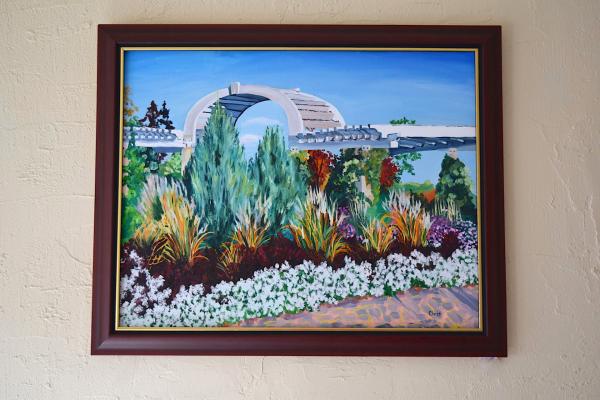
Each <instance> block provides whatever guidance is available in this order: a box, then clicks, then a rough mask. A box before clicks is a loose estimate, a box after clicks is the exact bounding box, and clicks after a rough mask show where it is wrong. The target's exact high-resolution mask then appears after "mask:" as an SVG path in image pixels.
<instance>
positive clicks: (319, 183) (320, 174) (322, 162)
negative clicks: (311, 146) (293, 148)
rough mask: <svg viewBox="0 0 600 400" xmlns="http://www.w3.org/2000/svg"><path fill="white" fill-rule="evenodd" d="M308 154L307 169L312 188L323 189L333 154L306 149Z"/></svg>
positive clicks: (331, 165) (329, 174)
mask: <svg viewBox="0 0 600 400" xmlns="http://www.w3.org/2000/svg"><path fill="white" fill-rule="evenodd" d="M308 155H309V158H308V169H309V170H310V173H311V180H310V184H311V186H313V187H314V188H316V189H319V190H320V191H323V190H325V187H326V186H327V182H328V181H329V177H330V176H331V169H332V168H333V161H334V157H333V154H331V153H330V152H328V151H323V150H308Z"/></svg>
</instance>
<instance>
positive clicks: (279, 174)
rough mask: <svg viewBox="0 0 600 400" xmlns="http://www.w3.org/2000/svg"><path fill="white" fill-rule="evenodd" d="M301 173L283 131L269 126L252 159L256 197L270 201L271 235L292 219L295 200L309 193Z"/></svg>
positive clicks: (251, 173) (256, 198) (254, 197)
mask: <svg viewBox="0 0 600 400" xmlns="http://www.w3.org/2000/svg"><path fill="white" fill-rule="evenodd" d="M297 172H298V165H297V161H296V160H295V159H294V158H292V157H290V155H289V153H288V150H287V148H286V146H285V139H284V138H283V134H282V133H281V130H280V129H279V128H278V127H268V128H267V130H266V132H265V135H264V137H263V138H262V140H261V141H260V143H259V144H258V150H257V152H256V156H255V158H254V159H252V161H251V162H250V166H249V175H250V176H251V178H252V183H253V184H254V188H253V199H254V200H255V201H256V200H258V199H260V198H261V197H263V198H267V199H269V200H270V204H271V207H270V209H269V211H268V218H269V222H270V228H269V229H270V232H269V233H270V234H276V233H277V231H278V230H279V229H281V228H282V227H283V226H285V225H286V224H287V223H288V222H289V217H290V214H291V213H292V212H293V208H294V207H293V206H294V202H295V201H296V199H298V198H304V196H305V195H306V186H305V185H304V184H303V182H302V181H301V179H299V177H298V175H297Z"/></svg>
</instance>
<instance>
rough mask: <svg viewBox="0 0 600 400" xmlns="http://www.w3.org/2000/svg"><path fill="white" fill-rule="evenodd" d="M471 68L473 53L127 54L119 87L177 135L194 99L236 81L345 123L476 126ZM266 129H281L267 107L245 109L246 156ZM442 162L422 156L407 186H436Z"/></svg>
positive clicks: (273, 109)
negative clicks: (284, 95) (315, 104)
mask: <svg viewBox="0 0 600 400" xmlns="http://www.w3.org/2000/svg"><path fill="white" fill-rule="evenodd" d="M474 67H475V60H474V54H473V53H472V52H423V51H384V52H379V51H377V52H373V51H203V50H198V51H149V50H147V51H127V52H126V53H125V84H126V85H129V86H130V87H131V94H132V100H133V102H134V103H135V104H136V105H137V106H138V107H139V108H140V111H139V113H140V115H143V114H144V112H145V108H146V107H147V106H148V104H149V103H150V101H151V100H155V101H156V102H157V103H159V102H162V101H163V100H166V101H167V104H168V106H169V108H170V110H171V119H172V120H173V123H174V125H175V126H176V128H179V129H181V128H183V123H184V121H185V116H186V114H187V112H188V110H189V109H190V108H191V107H192V105H193V104H194V103H195V102H196V101H198V100H199V99H200V98H201V97H203V96H205V95H206V94H208V93H210V92H212V91H214V90H216V89H219V88H224V87H227V86H229V84H230V83H231V82H235V81H238V82H241V83H242V84H257V85H268V86H273V87H280V88H300V89H301V90H302V91H304V92H307V93H311V94H314V95H316V96H318V97H321V98H323V99H325V100H327V101H329V102H331V103H332V104H334V105H335V106H336V107H337V108H338V110H339V111H340V112H341V113H342V115H343V116H344V118H345V120H346V123H348V124H368V123H372V124H377V123H384V124H385V123H389V121H390V120H391V119H396V118H401V117H403V116H406V117H407V118H410V119H415V120H416V121H417V124H420V125H468V126H474V125H475V72H474ZM268 125H281V126H282V128H283V129H284V130H285V129H286V127H287V122H286V119H285V114H284V113H283V111H282V110H280V109H279V108H278V107H277V106H276V105H275V104H273V103H272V102H265V103H261V104H258V105H256V106H254V107H252V108H250V109H249V110H248V111H246V113H244V114H243V115H242V116H241V117H240V119H239V120H238V123H237V127H238V129H239V131H240V139H241V141H242V143H243V144H244V145H245V147H246V150H247V153H248V156H250V155H251V154H252V153H253V152H254V151H255V149H256V146H257V144H258V140H260V137H261V136H262V133H263V132H264V128H265V127H266V126H268ZM437 153H440V154H437ZM469 153H474V152H461V154H460V157H461V159H463V161H465V162H466V164H467V165H468V166H469V167H470V168H471V170H472V171H473V177H474V171H475V165H474V160H475V157H474V154H469ZM434 156H435V157H434ZM442 156H443V152H432V154H428V155H426V157H425V159H427V162H420V163H419V165H417V167H418V168H416V170H417V171H416V172H417V174H416V176H415V177H406V178H407V179H406V180H415V181H423V180H425V179H430V180H432V181H434V182H435V181H436V180H437V173H438V172H439V165H440V162H441V157H442ZM438 158H439V160H437V159H438ZM423 161H424V160H423ZM437 161H439V162H437ZM432 164H433V165H432ZM474 180H475V179H474Z"/></svg>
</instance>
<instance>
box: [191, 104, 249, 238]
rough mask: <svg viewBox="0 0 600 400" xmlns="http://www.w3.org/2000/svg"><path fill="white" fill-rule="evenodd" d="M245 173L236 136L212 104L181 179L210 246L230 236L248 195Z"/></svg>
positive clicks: (223, 114)
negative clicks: (204, 229) (208, 235)
mask: <svg viewBox="0 0 600 400" xmlns="http://www.w3.org/2000/svg"><path fill="white" fill-rule="evenodd" d="M246 172H247V163H246V160H245V159H244V148H243V147H242V145H241V144H240V141H239V133H238V131H237V129H236V128H235V126H234V125H233V121H232V119H231V117H229V116H228V115H227V113H226V111H225V109H224V108H223V107H221V106H220V105H219V104H216V105H215V107H214V108H213V111H212V114H211V116H210V118H209V120H208V122H207V123H206V126H205V128H204V133H203V135H202V138H201V140H200V143H198V145H197V146H196V148H195V149H194V153H193V154H192V157H191V159H190V162H189V164H188V166H187V168H186V171H185V177H184V181H185V184H186V187H187V189H188V193H190V197H191V198H192V200H193V201H194V203H195V205H196V212H197V213H198V216H199V217H200V218H201V219H202V220H203V222H204V223H205V224H206V226H207V228H208V231H209V232H211V235H210V240H209V243H210V244H211V245H212V246H213V247H218V246H219V245H220V244H221V243H223V242H225V241H227V240H229V239H230V237H231V233H232V229H233V226H234V225H235V215H236V213H237V211H238V210H239V208H240V205H241V203H242V202H243V200H244V198H245V197H246V196H248V194H249V192H250V190H249V189H250V187H249V183H248V178H247V176H246Z"/></svg>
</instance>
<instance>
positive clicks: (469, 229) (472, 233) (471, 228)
mask: <svg viewBox="0 0 600 400" xmlns="http://www.w3.org/2000/svg"><path fill="white" fill-rule="evenodd" d="M453 225H454V227H455V228H456V229H457V230H458V241H459V242H460V247H461V249H463V250H469V249H477V225H475V224H474V223H473V222H471V221H456V222H454V224H453Z"/></svg>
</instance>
